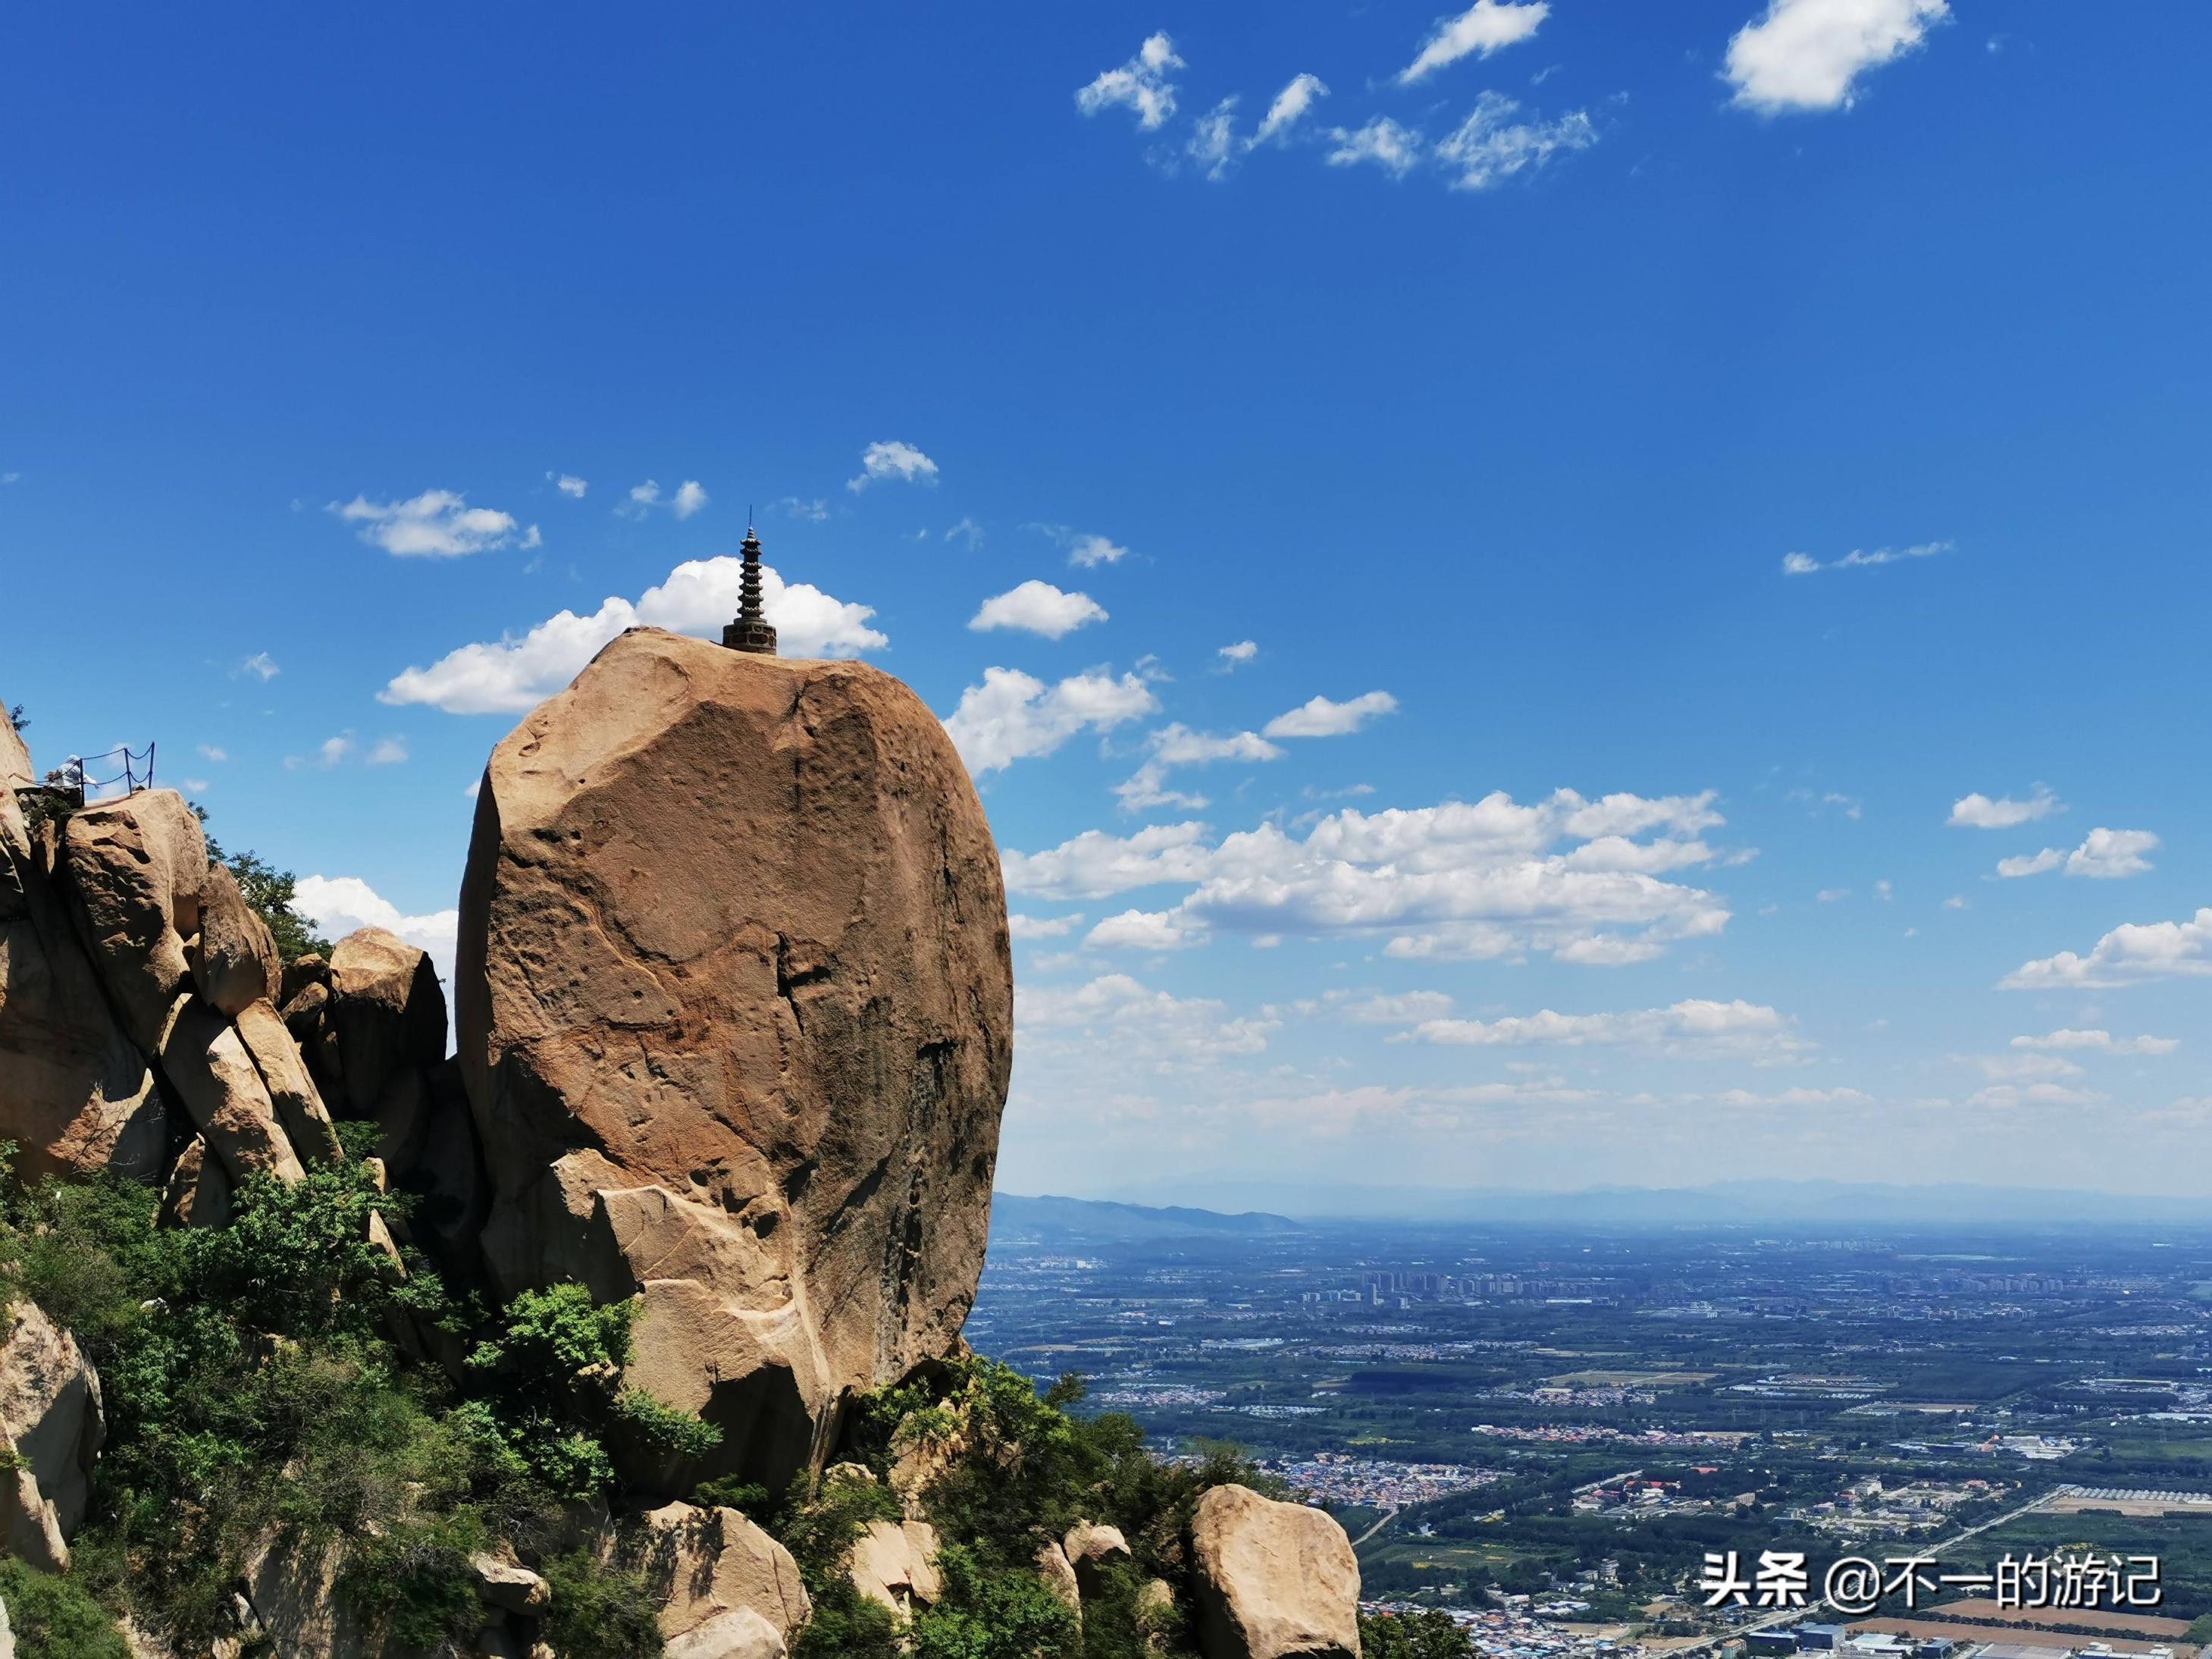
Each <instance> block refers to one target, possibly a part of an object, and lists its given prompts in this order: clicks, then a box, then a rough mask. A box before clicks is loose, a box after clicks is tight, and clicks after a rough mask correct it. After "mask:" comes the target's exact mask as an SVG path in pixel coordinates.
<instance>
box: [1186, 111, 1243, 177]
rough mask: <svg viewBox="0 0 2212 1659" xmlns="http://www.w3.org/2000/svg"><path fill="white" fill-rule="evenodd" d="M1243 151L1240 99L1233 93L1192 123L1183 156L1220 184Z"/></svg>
mask: <svg viewBox="0 0 2212 1659" xmlns="http://www.w3.org/2000/svg"><path fill="white" fill-rule="evenodd" d="M1183 153H1184V154H1185V155H1188V156H1189V157H1190V159H1191V160H1192V161H1194V162H1195V163H1196V164H1197V166H1198V167H1199V170H1200V172H1202V173H1205V174H1206V177H1207V178H1208V179H1213V180H1214V181H1216V182H1217V183H1218V182H1219V181H1220V180H1221V179H1226V178H1227V177H1228V176H1229V169H1230V167H1231V166H1232V165H1233V164H1234V163H1235V161H1236V160H1237V156H1238V155H1240V154H1242V153H1243V147H1240V146H1239V145H1238V143H1237V97H1236V94H1233V93H1232V94H1230V95H1229V96H1228V97H1226V98H1225V99H1223V100H1221V101H1220V102H1219V103H1218V104H1216V105H1215V106H1213V107H1212V109H1210V110H1208V111H1206V113H1205V114H1203V115H1201V116H1200V117H1199V118H1198V119H1197V120H1195V121H1194V122H1192V123H1191V128H1190V138H1189V141H1188V143H1185V144H1184V146H1183Z"/></svg>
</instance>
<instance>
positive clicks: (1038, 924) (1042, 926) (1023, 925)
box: [1006, 911, 1083, 939]
mask: <svg viewBox="0 0 2212 1659" xmlns="http://www.w3.org/2000/svg"><path fill="white" fill-rule="evenodd" d="M1082 924H1083V915H1082V913H1081V912H1080V911H1078V912H1077V913H1076V914H1075V915H1072V916H1025V915H1021V914H1020V913H1019V912H1018V911H1016V912H1012V913H1009V915H1007V917H1006V931H1007V932H1008V933H1011V934H1012V935H1013V937H1014V938H1016V939H1065V938H1066V937H1067V935H1068V934H1070V933H1073V932H1074V931H1075V930H1076V929H1077V928H1078V927H1080V926H1082Z"/></svg>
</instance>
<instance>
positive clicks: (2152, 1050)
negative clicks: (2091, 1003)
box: [2012, 1028, 2181, 1054]
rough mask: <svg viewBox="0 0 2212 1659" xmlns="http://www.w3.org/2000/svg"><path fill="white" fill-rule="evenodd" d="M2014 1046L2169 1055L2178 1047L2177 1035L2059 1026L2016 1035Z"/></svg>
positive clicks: (2104, 1052)
mask: <svg viewBox="0 0 2212 1659" xmlns="http://www.w3.org/2000/svg"><path fill="white" fill-rule="evenodd" d="M2012 1046H2013V1047H2014V1048H2029V1049H2082V1050H2087V1051H2088V1052H2091V1053H2095V1054H2172V1052H2173V1051H2174V1050H2175V1049H2176V1048H2179V1047H2180V1046H2181V1039H2180V1038H2179V1037H2155V1036H2132V1037H2116V1036H2113V1035H2112V1033H2111V1032H2110V1031H2105V1030H2067V1029H2063V1028H2062V1029H2061V1030H2056V1031H2049V1032H2045V1034H2044V1035H2043V1036H2016V1037H2015V1038H2014V1039H2013V1040H2012Z"/></svg>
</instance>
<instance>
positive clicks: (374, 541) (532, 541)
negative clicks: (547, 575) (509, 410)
mask: <svg viewBox="0 0 2212 1659" xmlns="http://www.w3.org/2000/svg"><path fill="white" fill-rule="evenodd" d="M329 510H330V511H331V512H332V513H337V516H338V517H339V518H341V519H343V520H345V521H346V522H347V523H348V524H352V525H358V526H361V528H360V532H359V534H360V536H361V538H362V540H363V541H365V542H367V543H368V544H369V545H370V546H371V547H380V548H382V549H383V550H385V551H386V552H387V553H390V554H393V555H395V556H398V557H400V558H403V559H422V558H428V559H454V558H460V557H462V556H465V555H467V554H470V553H489V552H493V551H495V550H498V549H500V548H504V547H524V548H530V547H536V546H537V545H538V543H539V541H540V539H541V538H540V537H539V536H538V526H536V525H532V526H530V527H529V528H528V529H524V528H523V527H522V526H520V525H519V524H517V523H516V522H515V518H514V515H513V513H501V512H499V511H497V510H495V508H492V507H471V506H470V505H469V504H468V502H467V501H466V500H465V499H464V498H463V497H462V496H461V495H460V494H459V492H458V491H456V490H451V489H426V490H424V491H423V492H422V494H421V495H416V496H414V497H412V498H410V499H409V500H407V501H370V500H369V499H368V497H367V496H366V495H356V496H355V497H354V498H353V499H352V500H351V501H346V502H344V503H343V504H341V503H339V502H337V501H332V502H331V504H330V508H329Z"/></svg>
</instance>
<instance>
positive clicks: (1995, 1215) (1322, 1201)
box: [992, 1181, 2212, 1238]
mask: <svg viewBox="0 0 2212 1659" xmlns="http://www.w3.org/2000/svg"><path fill="white" fill-rule="evenodd" d="M1145 1196H1146V1197H1148V1198H1150V1197H1157V1198H1158V1199H1160V1200H1170V1201H1169V1202H1168V1203H1167V1204H1166V1205H1165V1206H1161V1207H1155V1206H1150V1205H1145V1204H1137V1203H1121V1202H1112V1203H1109V1202H1102V1201H1097V1200H1085V1199H1074V1198H1016V1197H1013V1196H1012V1195H1010V1194H1003V1193H1002V1194H1000V1195H999V1196H998V1198H997V1199H996V1200H995V1201H994V1209H993V1212H992V1213H993V1219H994V1227H997V1228H1000V1229H1004V1228H1006V1227H1008V1226H1010V1225H1019V1226H1026V1227H1030V1228H1034V1229H1036V1230H1039V1231H1050V1232H1052V1233H1054V1234H1055V1235H1062V1234H1070V1233H1073V1232H1078V1231H1083V1232H1087V1233H1088V1234H1089V1235H1090V1236H1091V1237H1101V1238H1104V1237H1119V1238H1137V1237H1164V1236H1169V1235H1172V1234H1176V1233H1185V1234H1191V1233H1210V1234H1215V1235H1219V1234H1234V1233H1240V1232H1242V1233H1255V1232H1280V1231H1286V1230H1287V1231H1297V1229H1298V1227H1299V1225H1300V1224H1301V1223H1302V1222H1307V1223H1317V1222H1325V1221H1352V1220H1358V1221H1369V1222H1391V1221H1396V1222H1413V1223H1422V1224H1435V1223H1439V1222H1446V1223H1448V1222H1461V1223H1464V1224H1467V1225H1473V1226H1480V1225H1485V1224H1494V1225H1526V1226H1538V1225H1559V1226H1570V1227H1571V1226H1626V1227H1637V1226H1680V1225H1714V1224H1723V1225H1724V1224H1727V1223H1730V1222H1740V1223H1743V1224H1746V1225H1752V1224H1757V1225H1777V1226H1787V1225H1789V1224H1790V1223H1793V1222H1796V1223H1802V1224H1808V1225H1809V1224H1818V1225H1824V1226H1825V1225H1835V1224H1838V1223H1845V1224H1847V1223H1850V1222H1855V1221H1856V1222H1866V1223H1877V1224H1881V1225H1889V1226H1921V1225H1932V1226H1945V1225H1956V1226H1985V1225H1996V1226H2029V1227H2033V1226H2039V1225H2127V1224H2136V1225H2142V1226H2148V1227H2158V1226H2170V1227H2180V1228H2191V1227H2199V1226H2212V1210H2208V1209H2206V1208H2205V1207H2204V1206H2202V1205H2201V1204H2200V1202H2199V1201H2198V1200H2193V1199H2186V1198H2146V1197H2131V1196H2127V1195H2124V1194H2112V1193H2089V1192H2074V1191H2062V1190H2057V1189H2051V1188H2031V1187H1979V1186H1974V1185H1971V1184H1969V1183H1966V1182H1944V1183H1941V1184H1933V1185H1929V1186H1902V1185H1891V1184H1887V1183H1883V1182H1845V1181H1724V1182H1715V1183H1714V1184H1712V1185H1711V1186H1707V1187H1674V1188H1647V1187H1593V1188H1586V1189H1585V1190H1583V1191H1581V1192H1571V1193H1544V1192H1529V1191H1526V1190H1523V1189H1518V1188H1457V1189H1454V1188H1436V1187H1360V1186H1352V1185H1348V1184H1331V1185H1312V1186H1294V1185H1289V1184H1275V1183H1264V1182H1180V1183H1177V1184H1176V1185H1174V1186H1172V1187H1163V1188H1154V1189H1152V1190H1150V1191H1148V1192H1147V1193H1146V1194H1145ZM1230 1212H1234V1213H1230ZM1290 1217H1297V1220H1291V1219H1290Z"/></svg>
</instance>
